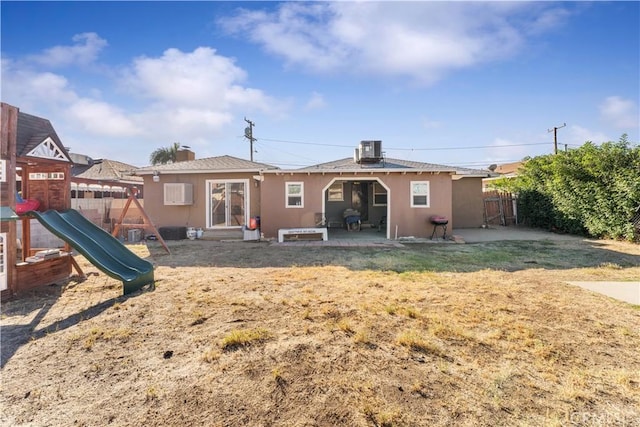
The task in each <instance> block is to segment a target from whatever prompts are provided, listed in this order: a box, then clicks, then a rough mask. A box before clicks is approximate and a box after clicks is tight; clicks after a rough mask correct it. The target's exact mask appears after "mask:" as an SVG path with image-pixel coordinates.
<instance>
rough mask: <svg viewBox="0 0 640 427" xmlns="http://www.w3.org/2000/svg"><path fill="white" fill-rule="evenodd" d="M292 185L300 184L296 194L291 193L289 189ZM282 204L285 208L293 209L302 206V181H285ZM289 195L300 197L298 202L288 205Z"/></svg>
mask: <svg viewBox="0 0 640 427" xmlns="http://www.w3.org/2000/svg"><path fill="white" fill-rule="evenodd" d="M294 185H299V186H300V193H299V195H298V194H292V193H291V192H290V191H289V189H290V188H291V187H292V186H294ZM284 193H285V194H284V206H285V208H294V209H298V208H304V182H302V181H287V182H285V190H284ZM289 197H300V204H299V205H298V204H296V205H290V204H289Z"/></svg>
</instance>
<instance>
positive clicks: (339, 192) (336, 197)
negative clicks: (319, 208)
mask: <svg viewBox="0 0 640 427" xmlns="http://www.w3.org/2000/svg"><path fill="white" fill-rule="evenodd" d="M338 186H339V187H338ZM332 187H333V188H332ZM327 200H328V201H330V202H343V201H344V181H336V182H334V183H333V184H331V185H330V186H329V188H328V189H327Z"/></svg>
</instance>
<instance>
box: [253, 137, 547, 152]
mask: <svg viewBox="0 0 640 427" xmlns="http://www.w3.org/2000/svg"><path fill="white" fill-rule="evenodd" d="M260 140H261V141H271V142H282V143H285V144H299V145H315V146H320V147H341V148H353V147H354V145H353V144H349V145H342V144H325V143H320V142H303V141H288V140H284V139H273V138H260ZM549 144H551V143H550V142H532V143H523V144H504V145H474V146H467V147H432V148H402V147H400V148H394V147H384V150H385V151H445V150H474V149H480V148H501V147H525V146H532V145H549Z"/></svg>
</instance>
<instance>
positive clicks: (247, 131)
mask: <svg viewBox="0 0 640 427" xmlns="http://www.w3.org/2000/svg"><path fill="white" fill-rule="evenodd" d="M244 121H245V122H247V123H249V126H248V127H246V128H245V129H244V137H245V138H247V139H248V140H249V150H251V154H250V159H251V161H252V162H253V142H254V141H256V139H255V138H254V137H253V127H254V126H255V123H253V122H252V121H251V120H247V118H246V117H245V118H244Z"/></svg>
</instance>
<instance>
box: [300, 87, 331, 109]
mask: <svg viewBox="0 0 640 427" xmlns="http://www.w3.org/2000/svg"><path fill="white" fill-rule="evenodd" d="M326 106H327V102H326V101H325V99H324V96H322V94H320V93H318V92H313V93H312V94H311V97H310V98H309V100H308V101H307V103H306V105H305V106H304V109H305V110H307V111H311V110H319V109H322V108H324V107H326Z"/></svg>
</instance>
